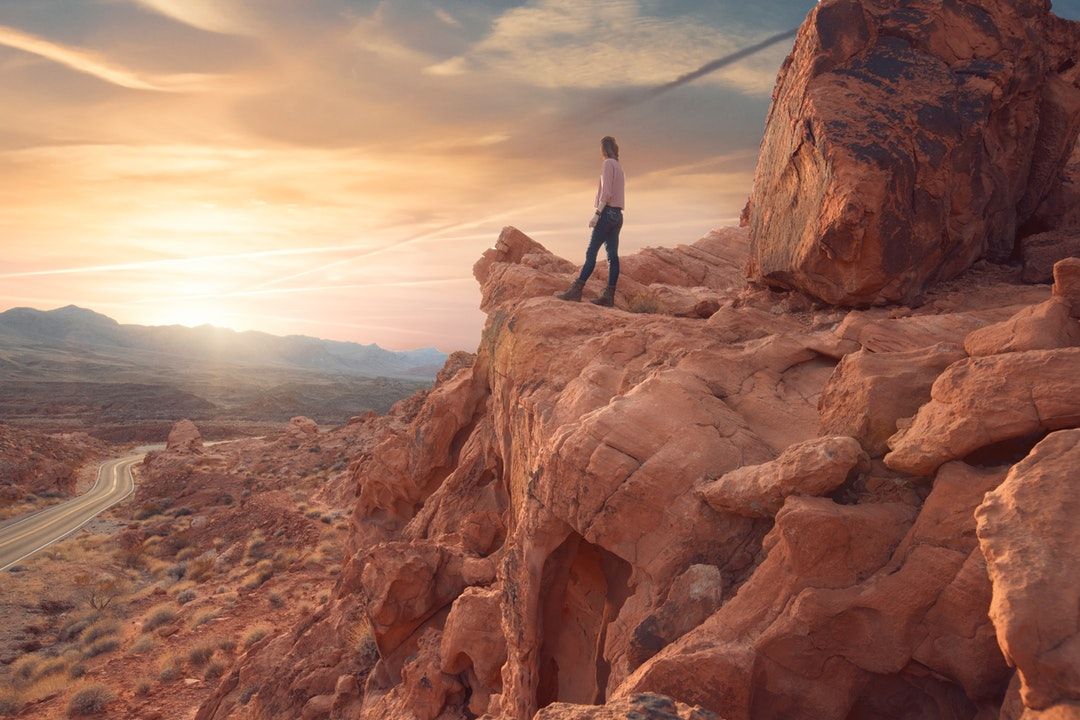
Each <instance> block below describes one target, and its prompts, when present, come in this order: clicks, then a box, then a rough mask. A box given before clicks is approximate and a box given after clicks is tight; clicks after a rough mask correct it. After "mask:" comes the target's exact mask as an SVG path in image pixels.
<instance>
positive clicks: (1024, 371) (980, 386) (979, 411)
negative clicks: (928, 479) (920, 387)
mask: <svg viewBox="0 0 1080 720" xmlns="http://www.w3.org/2000/svg"><path fill="white" fill-rule="evenodd" d="M1077 368H1080V348H1064V349H1059V350H1031V351H1028V352H1015V353H1008V354H1004V355H992V356H989V357H975V358H971V359H969V360H965V361H963V362H960V363H957V364H955V365H952V366H950V367H949V368H948V369H947V370H946V371H945V372H944V373H942V374H941V376H940V377H939V378H938V379H937V380H936V381H935V382H934V387H933V389H932V390H931V392H930V394H931V400H930V402H928V403H927V404H925V405H923V406H922V407H921V408H919V412H918V413H917V414H916V415H915V417H914V418H912V419H910V420H909V421H904V422H902V423H901V425H900V430H898V431H897V433H896V434H895V435H893V436H892V437H891V438H889V447H890V448H891V452H890V453H889V454H888V455H886V456H885V464H886V465H888V466H889V467H891V468H892V469H894V470H897V471H899V472H904V473H910V474H912V475H923V476H928V475H932V474H933V472H934V470H936V469H937V468H938V467H939V466H940V465H941V464H943V463H945V462H948V461H950V460H957V459H962V458H965V457H967V456H969V455H970V454H972V453H974V452H975V451H977V450H980V449H985V448H992V447H993V446H995V445H998V444H1000V443H1005V442H1008V441H1014V440H1022V439H1024V438H1027V437H1030V436H1032V435H1034V434H1037V433H1041V432H1046V431H1048V430H1057V429H1060V428H1066V427H1074V426H1076V425H1080V373H1078V372H1077Z"/></svg>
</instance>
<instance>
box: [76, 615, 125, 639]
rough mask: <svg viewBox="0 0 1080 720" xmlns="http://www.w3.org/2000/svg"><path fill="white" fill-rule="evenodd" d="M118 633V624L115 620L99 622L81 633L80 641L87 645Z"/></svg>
mask: <svg viewBox="0 0 1080 720" xmlns="http://www.w3.org/2000/svg"><path fill="white" fill-rule="evenodd" d="M119 632H120V623H118V622H116V621H115V620H99V621H98V622H96V623H94V624H93V625H91V626H90V627H88V628H86V630H85V631H84V632H83V634H82V637H81V638H80V640H81V641H82V644H83V645H89V644H90V643H92V642H94V641H95V640H100V639H101V638H103V637H108V636H111V635H116V634H117V633H119Z"/></svg>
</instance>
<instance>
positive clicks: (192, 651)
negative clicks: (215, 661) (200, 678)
mask: <svg viewBox="0 0 1080 720" xmlns="http://www.w3.org/2000/svg"><path fill="white" fill-rule="evenodd" d="M216 649H217V648H215V647H214V644H213V643H211V642H201V643H199V644H198V645H193V646H192V647H191V648H189V649H188V656H187V658H188V662H189V663H191V664H192V665H194V666H195V667H202V666H203V665H205V664H206V663H208V662H210V658H211V657H213V655H214V650H216Z"/></svg>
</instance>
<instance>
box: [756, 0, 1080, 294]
mask: <svg viewBox="0 0 1080 720" xmlns="http://www.w3.org/2000/svg"><path fill="white" fill-rule="evenodd" d="M1049 7H1050V4H1049V3H1048V2H1044V1H1042V0H1023V1H1022V2H1005V1H1004V0H987V1H985V2H979V3H940V2H932V1H930V0H918V1H917V2H906V3H903V4H900V5H898V4H896V3H893V2H884V1H879V0H861V1H860V0H826V1H824V2H821V3H819V4H818V5H817V6H816V7H815V9H814V10H812V11H811V13H810V16H809V17H808V18H807V20H806V22H805V23H804V24H803V26H802V29H801V30H800V31H799V35H798V38H797V40H796V42H795V49H794V51H793V52H792V54H791V56H790V57H789V58H788V60H787V61H786V62H785V64H784V67H783V69H782V70H781V72H780V77H779V79H778V81H777V85H776V89H775V90H774V92H773V104H772V108H771V109H770V112H769V117H768V121H767V126H766V130H765V137H764V140H763V141H762V145H761V154H760V157H759V161H758V166H757V174H756V176H755V179H754V191H753V195H752V197H751V200H750V212H749V225H750V236H751V263H750V273H751V275H752V276H753V277H755V278H760V279H762V280H764V281H765V282H768V283H770V284H774V285H778V286H782V287H788V288H796V289H799V290H802V291H805V292H808V293H810V294H812V295H814V296H816V297H819V298H822V299H824V300H827V301H829V302H833V303H843V304H849V305H867V304H872V303H880V302H897V301H900V302H910V301H912V300H914V299H915V298H916V297H917V296H918V295H919V294H920V293H921V292H922V291H923V289H924V288H925V287H926V286H927V285H928V284H930V283H933V282H935V281H937V280H941V279H943V278H949V277H953V276H955V275H957V274H958V273H960V272H962V271H964V270H965V269H967V268H968V267H969V266H971V264H972V263H973V262H975V261H976V260H977V259H979V258H980V257H984V256H985V257H989V258H992V259H998V260H1000V259H1004V258H1008V257H1009V256H1010V255H1011V254H1012V253H1013V251H1014V247H1015V243H1016V238H1017V230H1018V228H1020V227H1021V226H1022V225H1023V224H1024V223H1025V222H1027V221H1028V220H1029V219H1030V218H1031V217H1032V215H1033V214H1034V213H1035V212H1036V209H1037V208H1038V207H1039V205H1040V204H1041V203H1042V202H1043V201H1044V200H1045V199H1046V198H1047V197H1048V195H1050V194H1051V193H1052V192H1054V191H1055V190H1056V189H1057V188H1058V187H1060V185H1061V183H1062V176H1061V171H1062V169H1063V167H1064V166H1065V163H1066V161H1067V160H1068V158H1069V155H1070V153H1071V152H1072V149H1073V146H1074V144H1075V142H1076V137H1077V131H1078V128H1080V82H1078V74H1080V70H1078V69H1077V68H1076V67H1075V56H1076V48H1077V47H1078V46H1080V30H1078V26H1077V24H1075V23H1072V22H1069V21H1064V20H1060V19H1058V18H1056V17H1055V16H1053V15H1052V14H1050V12H1049Z"/></svg>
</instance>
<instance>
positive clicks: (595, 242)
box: [578, 205, 622, 290]
mask: <svg viewBox="0 0 1080 720" xmlns="http://www.w3.org/2000/svg"><path fill="white" fill-rule="evenodd" d="M620 230H622V208H617V207H610V206H608V205H605V206H604V209H603V210H601V211H600V218H599V219H598V220H597V221H596V227H594V228H593V231H592V238H591V239H590V240H589V249H588V250H586V251H585V264H584V265H582V266H581V274H580V275H578V282H580V283H584V282H585V281H586V280H588V279H589V276H590V275H592V274H593V270H595V269H596V256H597V254H598V253H599V252H600V246H601V245H603V246H605V247H606V248H607V261H608V280H607V284H608V287H609V288H611V289H612V290H614V289H615V283H617V282H619V231H620Z"/></svg>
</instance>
